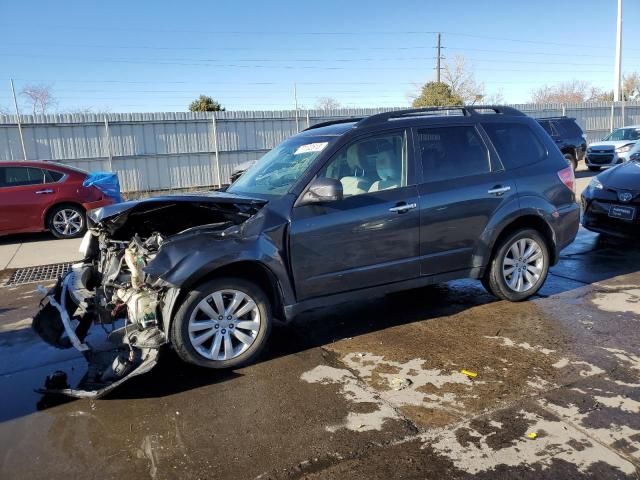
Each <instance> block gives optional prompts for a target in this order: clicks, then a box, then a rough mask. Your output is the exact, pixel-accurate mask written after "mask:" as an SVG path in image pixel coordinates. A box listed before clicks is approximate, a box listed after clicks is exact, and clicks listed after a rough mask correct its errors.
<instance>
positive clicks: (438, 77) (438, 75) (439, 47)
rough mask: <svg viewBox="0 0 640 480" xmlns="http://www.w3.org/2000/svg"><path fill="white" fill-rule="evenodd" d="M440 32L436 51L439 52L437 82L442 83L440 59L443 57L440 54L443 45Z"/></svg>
mask: <svg viewBox="0 0 640 480" xmlns="http://www.w3.org/2000/svg"><path fill="white" fill-rule="evenodd" d="M440 37H441V35H440V32H438V46H437V47H436V49H437V50H438V54H437V57H436V82H438V83H440V70H441V68H440V59H441V58H442V55H441V54H440V49H441V48H442V46H441V43H440Z"/></svg>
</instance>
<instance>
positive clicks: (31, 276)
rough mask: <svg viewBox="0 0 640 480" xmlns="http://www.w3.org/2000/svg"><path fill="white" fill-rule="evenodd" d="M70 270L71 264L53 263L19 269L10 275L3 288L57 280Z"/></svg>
mask: <svg viewBox="0 0 640 480" xmlns="http://www.w3.org/2000/svg"><path fill="white" fill-rule="evenodd" d="M70 268H71V263H54V264H52V265H40V266H38V267H27V268H19V269H18V270H16V271H15V272H13V273H12V274H11V276H10V277H9V280H7V282H6V283H5V284H4V286H5V287H13V286H16V285H24V284H25V283H37V282H45V281H47V280H57V279H58V277H61V276H62V275H64V274H65V273H67V271H68V270H69V269H70Z"/></svg>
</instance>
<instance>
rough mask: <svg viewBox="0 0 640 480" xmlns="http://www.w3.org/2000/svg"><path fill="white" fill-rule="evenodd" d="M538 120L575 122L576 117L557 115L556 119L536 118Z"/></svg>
mask: <svg viewBox="0 0 640 480" xmlns="http://www.w3.org/2000/svg"><path fill="white" fill-rule="evenodd" d="M536 120H575V117H567V116H566V115H556V116H555V117H536Z"/></svg>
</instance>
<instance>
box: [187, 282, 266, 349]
mask: <svg viewBox="0 0 640 480" xmlns="http://www.w3.org/2000/svg"><path fill="white" fill-rule="evenodd" d="M260 324H261V318H260V310H259V309H258V306H257V304H256V302H255V300H254V299H252V298H251V297H250V296H249V295H247V294H246V293H244V292H241V291H239V290H232V289H229V290H218V291H215V292H213V293H211V294H210V295H208V296H206V297H205V298H204V299H202V300H201V301H200V302H199V303H198V305H196V307H195V308H194V310H193V312H192V313H191V317H190V318H189V326H188V328H189V340H190V342H191V345H192V346H193V348H194V349H195V350H196V351H197V352H198V353H199V354H200V355H202V356H203V357H204V358H207V359H209V360H230V359H232V358H235V357H237V356H238V355H241V354H242V353H244V352H245V351H246V350H247V349H248V348H249V347H250V346H251V345H253V343H254V342H255V340H256V337H257V336H258V332H259V331H260Z"/></svg>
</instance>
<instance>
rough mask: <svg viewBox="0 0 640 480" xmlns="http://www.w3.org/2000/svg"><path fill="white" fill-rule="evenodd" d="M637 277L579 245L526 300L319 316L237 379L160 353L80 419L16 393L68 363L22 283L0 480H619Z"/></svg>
mask: <svg viewBox="0 0 640 480" xmlns="http://www.w3.org/2000/svg"><path fill="white" fill-rule="evenodd" d="M639 271H640V248H638V247H636V246H633V245H631V244H628V243H618V242H610V241H603V240H602V239H600V238H599V237H598V236H597V235H594V234H591V233H589V232H586V231H584V230H581V231H580V234H579V237H578V239H577V241H576V242H575V243H574V244H573V245H571V246H570V247H569V248H568V249H566V250H565V251H564V252H563V255H562V260H561V262H560V264H559V265H557V266H555V267H554V268H553V269H552V271H551V275H550V276H549V279H548V280H547V283H546V284H545V286H544V287H543V289H542V290H541V292H540V294H539V295H537V296H536V297H535V298H534V299H533V300H531V301H528V302H523V303H517V304H513V303H507V302H502V301H497V300H496V299H495V298H493V297H491V296H490V295H488V294H487V293H486V292H485V291H484V290H483V288H482V286H481V285H480V283H479V282H476V281H471V280H464V281H454V282H449V283H445V284H442V285H437V286H433V287H428V288H423V289H419V290H413V291H408V292H403V293H400V294H394V295H390V296H387V297H384V298H373V299H370V300H369V301H368V302H362V303H350V304H343V305H338V306H335V307H332V308H326V309H319V310H316V311H312V312H308V313H305V314H303V315H301V317H300V318H299V319H298V320H297V321H296V322H294V323H293V324H291V325H288V326H286V327H279V328H276V329H275V331H274V333H273V336H272V339H271V344H270V346H269V348H268V351H267V352H266V355H265V356H264V358H263V359H262V360H261V361H260V362H259V363H257V364H255V365H252V366H249V367H246V368H244V369H240V370H237V371H234V372H213V371H206V370H202V369H198V368H195V367H191V366H187V365H184V364H182V363H180V362H179V361H178V360H177V359H176V357H175V356H174V355H173V354H172V353H171V352H163V353H164V355H162V358H161V361H160V363H159V365H158V366H157V368H156V369H154V371H152V372H151V373H149V374H146V375H144V376H141V377H138V378H136V379H132V380H131V381H130V382H129V383H126V384H125V385H123V386H122V387H121V388H120V389H118V390H116V391H114V392H113V393H112V394H110V395H109V396H107V397H106V398H104V399H102V400H98V401H93V402H92V401H88V400H75V401H71V400H61V399H55V398H54V399H52V398H46V397H41V396H40V395H38V394H36V393H35V392H34V391H33V390H34V389H35V388H38V387H40V386H41V385H42V383H43V381H44V378H45V376H46V375H48V374H50V373H51V372H53V371H55V370H57V369H65V370H67V371H68V372H70V376H71V378H72V379H73V378H78V377H79V376H80V375H82V373H83V368H84V364H83V360H82V358H81V357H80V356H79V354H77V353H76V352H74V351H61V350H55V349H53V348H50V347H47V346H46V345H44V344H43V343H42V342H40V341H39V340H38V338H37V337H36V336H35V334H33V333H32V332H31V330H30V323H29V321H28V317H29V316H30V315H32V314H33V313H34V312H35V309H36V306H37V302H38V299H39V297H38V295H37V294H36V293H35V292H34V290H35V286H34V285H24V286H20V287H15V288H0V356H1V358H2V361H0V405H2V408H1V409H0V447H1V448H0V452H1V454H0V478H13V477H21V478H22V477H24V478H26V477H29V478H33V479H37V478H59V477H62V476H65V477H68V476H80V475H83V476H88V477H101V478H112V477H122V476H127V477H133V478H142V477H151V478H229V479H235V478H238V479H240V478H242V479H244V478H262V479H267V478H269V479H270V478H273V479H297V478H309V479H312V478H322V479H331V478H336V479H338V478H350V479H358V478H362V479H365V478H366V479H371V478H390V477H392V478H420V479H431V478H433V479H442V478H477V479H484V478H486V479H493V478H514V479H516V478H518V479H520V478H536V479H537V478H549V479H557V478H563V479H573V478H575V479H582V478H598V479H601V478H633V479H637V478H638V476H639V473H638V472H639V467H640V388H639V387H640V349H639V348H638V345H640V333H639V331H640V329H639V328H638V326H639V325H640V272H639ZM1 275H2V273H0V276H1ZM461 370H466V371H469V372H472V373H475V374H477V375H476V376H475V377H472V376H468V375H465V374H463V373H462V372H461ZM530 434H535V435H530ZM529 436H535V438H533V439H532V438H529Z"/></svg>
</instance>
